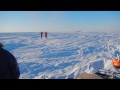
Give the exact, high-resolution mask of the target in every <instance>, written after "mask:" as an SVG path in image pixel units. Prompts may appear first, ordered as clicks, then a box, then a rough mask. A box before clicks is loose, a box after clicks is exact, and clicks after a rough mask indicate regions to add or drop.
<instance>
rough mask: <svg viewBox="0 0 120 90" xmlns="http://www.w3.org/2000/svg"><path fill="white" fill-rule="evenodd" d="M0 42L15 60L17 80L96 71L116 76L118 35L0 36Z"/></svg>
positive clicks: (54, 33)
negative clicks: (100, 69)
mask: <svg viewBox="0 0 120 90" xmlns="http://www.w3.org/2000/svg"><path fill="white" fill-rule="evenodd" d="M0 42H1V43H3V44H4V48H5V49H7V50H8V51H10V52H11V53H12V54H13V55H14V56H15V57H16V59H17V62H18V64H19V67H20V72H21V75H20V79H44V78H45V77H48V78H51V79H66V78H68V77H69V78H76V77H77V76H78V75H80V74H81V73H83V72H87V73H94V72H96V71H98V69H99V68H105V69H107V70H112V71H115V72H120V71H119V70H117V69H115V68H114V67H113V65H112V59H113V58H114V57H116V55H117V54H119V53H120V51H119V50H120V33H118V32H116V33H115V32H113V33H103V32H102V33H100V32H71V33H63V32H61V33H60V32H48V38H47V39H46V38H45V37H43V38H42V39H41V37H40V32H26V33H25V32H24V33H20V32H19V33H1V35H0Z"/></svg>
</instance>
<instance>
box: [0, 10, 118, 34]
mask: <svg viewBox="0 0 120 90" xmlns="http://www.w3.org/2000/svg"><path fill="white" fill-rule="evenodd" d="M79 30H81V31H83V32H103V31H105V32H114V31H120V11H0V32H41V31H48V32H75V31H79Z"/></svg>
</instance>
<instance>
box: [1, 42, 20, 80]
mask: <svg viewBox="0 0 120 90" xmlns="http://www.w3.org/2000/svg"><path fill="white" fill-rule="evenodd" d="M19 76H20V70H19V66H18V63H17V61H16V58H15V57H14V56H13V55H12V54H11V53H10V52H9V51H7V50H5V49H4V48H3V44H1V43H0V79H19Z"/></svg>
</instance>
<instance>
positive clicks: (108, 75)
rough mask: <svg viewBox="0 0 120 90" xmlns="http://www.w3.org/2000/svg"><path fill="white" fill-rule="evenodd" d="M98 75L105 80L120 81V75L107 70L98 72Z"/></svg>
mask: <svg viewBox="0 0 120 90" xmlns="http://www.w3.org/2000/svg"><path fill="white" fill-rule="evenodd" d="M95 74H96V75H98V76H100V77H102V78H104V79H120V73H117V72H114V71H110V70H106V69H101V68H100V69H99V71H98V72H96V73H95Z"/></svg>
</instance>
